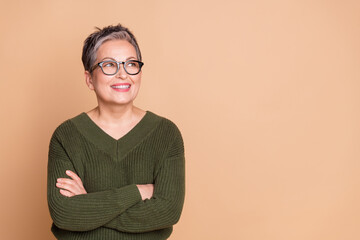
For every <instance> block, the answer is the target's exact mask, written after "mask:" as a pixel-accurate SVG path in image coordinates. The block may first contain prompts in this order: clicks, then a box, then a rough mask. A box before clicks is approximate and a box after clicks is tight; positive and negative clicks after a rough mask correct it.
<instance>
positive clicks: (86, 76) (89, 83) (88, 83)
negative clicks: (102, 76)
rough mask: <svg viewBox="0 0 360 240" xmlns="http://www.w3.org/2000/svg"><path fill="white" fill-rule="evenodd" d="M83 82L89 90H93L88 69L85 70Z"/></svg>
mask: <svg viewBox="0 0 360 240" xmlns="http://www.w3.org/2000/svg"><path fill="white" fill-rule="evenodd" d="M85 82H86V85H87V86H88V88H89V89H90V90H94V89H95V88H94V84H93V79H92V76H91V73H90V72H89V71H85Z"/></svg>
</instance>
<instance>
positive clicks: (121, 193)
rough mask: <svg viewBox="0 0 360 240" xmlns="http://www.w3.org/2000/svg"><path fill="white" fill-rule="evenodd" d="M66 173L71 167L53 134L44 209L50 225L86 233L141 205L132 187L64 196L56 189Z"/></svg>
mask: <svg viewBox="0 0 360 240" xmlns="http://www.w3.org/2000/svg"><path fill="white" fill-rule="evenodd" d="M66 170H71V171H74V172H76V170H75V168H74V164H73V163H72V161H71V160H70V158H69V156H68V155H67V153H66V150H65V149H64V148H63V145H62V144H61V141H60V140H59V138H58V137H57V136H56V134H54V135H53V137H52V139H51V141H50V147H49V159H48V183H47V188H48V196H47V197H48V206H49V210H50V215H51V217H52V219H53V221H54V224H55V225H56V226H57V227H58V228H61V229H65V230H70V231H88V230H92V229H96V228H98V227H100V226H103V225H104V224H105V223H107V222H109V221H111V220H112V219H114V218H115V217H116V216H118V215H119V214H121V213H123V212H124V211H126V210H127V209H129V208H130V207H132V206H133V205H135V204H137V203H139V202H141V195H140V193H139V191H138V189H137V187H136V185H135V184H130V185H127V186H124V187H121V188H116V189H112V190H106V191H101V192H94V193H88V194H82V195H77V196H74V197H70V198H68V197H65V196H63V195H61V194H60V192H59V188H57V187H56V185H55V184H56V181H57V178H60V177H68V176H66V175H65V171H66Z"/></svg>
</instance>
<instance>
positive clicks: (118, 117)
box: [89, 103, 138, 124]
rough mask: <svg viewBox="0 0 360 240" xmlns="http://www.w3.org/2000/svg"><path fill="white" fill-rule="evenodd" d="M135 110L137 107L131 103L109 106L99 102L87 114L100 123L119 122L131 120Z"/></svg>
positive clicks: (136, 110)
mask: <svg viewBox="0 0 360 240" xmlns="http://www.w3.org/2000/svg"><path fill="white" fill-rule="evenodd" d="M137 112H138V108H137V107H135V106H134V105H133V104H126V105H112V106H109V105H104V104H100V103H99V104H98V106H97V107H96V108H94V109H93V110H91V111H90V112H89V114H91V115H92V116H94V117H95V118H96V119H97V120H98V121H100V122H102V123H108V124H111V123H117V124H118V123H120V122H127V121H129V120H131V119H132V118H133V117H134V115H136V113H137Z"/></svg>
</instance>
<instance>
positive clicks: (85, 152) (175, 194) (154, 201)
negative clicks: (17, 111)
mask: <svg viewBox="0 0 360 240" xmlns="http://www.w3.org/2000/svg"><path fill="white" fill-rule="evenodd" d="M66 170H72V171H74V172H75V173H76V174H77V175H78V176H79V177H80V178H81V179H82V182H83V184H84V187H85V189H86V191H87V194H82V195H77V196H74V197H65V196H63V195H61V194H60V192H59V188H57V187H56V185H55V184H56V181H57V178H69V177H68V176H67V175H66V174H65V171H66ZM149 183H152V184H154V193H153V197H152V198H151V199H147V200H145V201H142V199H141V195H140V192H139V190H138V188H137V187H136V184H149ZM47 187H48V190H47V191H48V196H47V197H48V205H49V210H50V215H51V217H52V219H53V224H52V228H51V230H52V232H53V234H54V235H55V237H56V238H57V239H64V240H68V239H74V240H77V239H86V240H95V239H96V240H120V239H121V240H140V239H141V240H162V239H167V238H168V237H169V236H170V234H171V232H172V229H173V228H172V226H173V225H174V224H175V223H177V222H178V220H179V218H180V214H181V211H182V207H183V203H184V195H185V160H184V145H183V140H182V137H181V133H180V131H179V130H178V128H177V127H176V125H175V124H174V123H173V122H171V121H170V120H168V119H166V118H163V117H160V116H158V115H156V114H154V113H152V112H150V111H147V112H146V114H145V116H144V117H143V118H142V119H141V121H140V122H139V123H138V124H137V125H136V126H135V127H134V128H133V129H131V130H130V132H128V133H127V134H126V135H125V136H123V137H121V138H120V139H118V140H115V139H114V138H112V137H111V136H109V135H108V134H106V133H105V132H104V131H103V130H102V129H101V128H99V127H98V126H97V125H96V124H95V123H94V122H93V121H92V120H91V119H90V118H89V117H88V115H87V114H86V113H81V114H80V115H78V116H76V117H74V118H72V119H69V120H67V121H65V122H64V123H62V124H61V125H60V126H59V127H58V128H57V129H56V130H55V132H54V134H53V136H52V138H51V141H50V147H49V162H48V186H47Z"/></svg>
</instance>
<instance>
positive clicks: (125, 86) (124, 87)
mask: <svg viewBox="0 0 360 240" xmlns="http://www.w3.org/2000/svg"><path fill="white" fill-rule="evenodd" d="M111 87H112V88H117V89H128V88H130V85H113V86H111Z"/></svg>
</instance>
